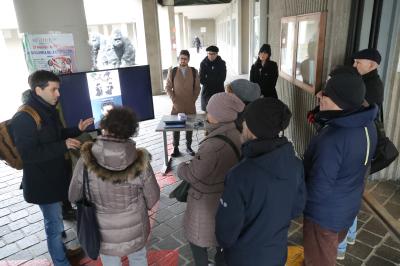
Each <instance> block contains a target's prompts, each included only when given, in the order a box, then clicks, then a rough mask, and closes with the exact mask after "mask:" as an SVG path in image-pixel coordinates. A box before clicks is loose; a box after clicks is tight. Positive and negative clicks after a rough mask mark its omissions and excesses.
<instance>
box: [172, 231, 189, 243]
mask: <svg viewBox="0 0 400 266" xmlns="http://www.w3.org/2000/svg"><path fill="white" fill-rule="evenodd" d="M172 236H173V237H174V238H175V239H177V240H179V241H180V242H181V243H188V241H187V239H186V237H185V233H184V231H183V228H182V229H181V230H178V231H176V232H174V233H173V234H172Z"/></svg>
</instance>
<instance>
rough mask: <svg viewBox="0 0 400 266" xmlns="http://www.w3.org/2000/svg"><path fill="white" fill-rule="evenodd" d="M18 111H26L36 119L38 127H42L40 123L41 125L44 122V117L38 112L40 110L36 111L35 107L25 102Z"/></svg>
mask: <svg viewBox="0 0 400 266" xmlns="http://www.w3.org/2000/svg"><path fill="white" fill-rule="evenodd" d="M18 112H25V113H28V114H29V115H30V116H31V117H32V118H33V120H35V123H36V127H37V128H38V129H40V125H41V123H42V118H41V117H40V115H39V114H38V112H36V110H35V109H33V108H32V107H31V106H29V105H26V104H24V105H22V106H21V107H19V108H18Z"/></svg>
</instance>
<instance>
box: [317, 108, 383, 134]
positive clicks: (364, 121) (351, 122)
mask: <svg viewBox="0 0 400 266" xmlns="http://www.w3.org/2000/svg"><path fill="white" fill-rule="evenodd" d="M377 114H378V106H377V105H375V104H373V105H371V106H370V107H368V108H363V109H361V110H360V111H357V112H354V113H350V114H347V115H344V116H339V117H336V118H332V119H330V120H328V121H326V123H325V125H329V126H333V127H343V128H356V127H364V126H367V125H368V124H369V123H370V122H371V121H374V120H375V118H376V116H377Z"/></svg>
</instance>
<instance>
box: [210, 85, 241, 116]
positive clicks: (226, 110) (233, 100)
mask: <svg viewBox="0 0 400 266" xmlns="http://www.w3.org/2000/svg"><path fill="white" fill-rule="evenodd" d="M244 106H245V105H244V103H243V102H242V101H241V100H240V99H239V98H238V97H237V96H236V95H235V94H233V93H226V92H220V93H216V94H214V95H213V96H212V97H211V98H210V100H209V101H208V104H207V113H209V114H210V115H211V116H212V117H213V118H214V119H216V120H217V121H218V123H226V122H233V121H234V120H235V119H236V118H237V115H238V113H240V112H242V111H243V109H244Z"/></svg>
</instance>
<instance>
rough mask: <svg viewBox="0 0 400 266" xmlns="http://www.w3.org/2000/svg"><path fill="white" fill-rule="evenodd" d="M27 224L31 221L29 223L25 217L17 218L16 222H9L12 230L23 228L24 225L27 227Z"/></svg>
mask: <svg viewBox="0 0 400 266" xmlns="http://www.w3.org/2000/svg"><path fill="white" fill-rule="evenodd" d="M27 225H29V223H28V221H26V220H25V219H20V220H17V221H15V222H12V223H9V224H8V226H9V227H10V229H11V230H12V231H15V230H18V229H21V228H22V227H25V226H27Z"/></svg>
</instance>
